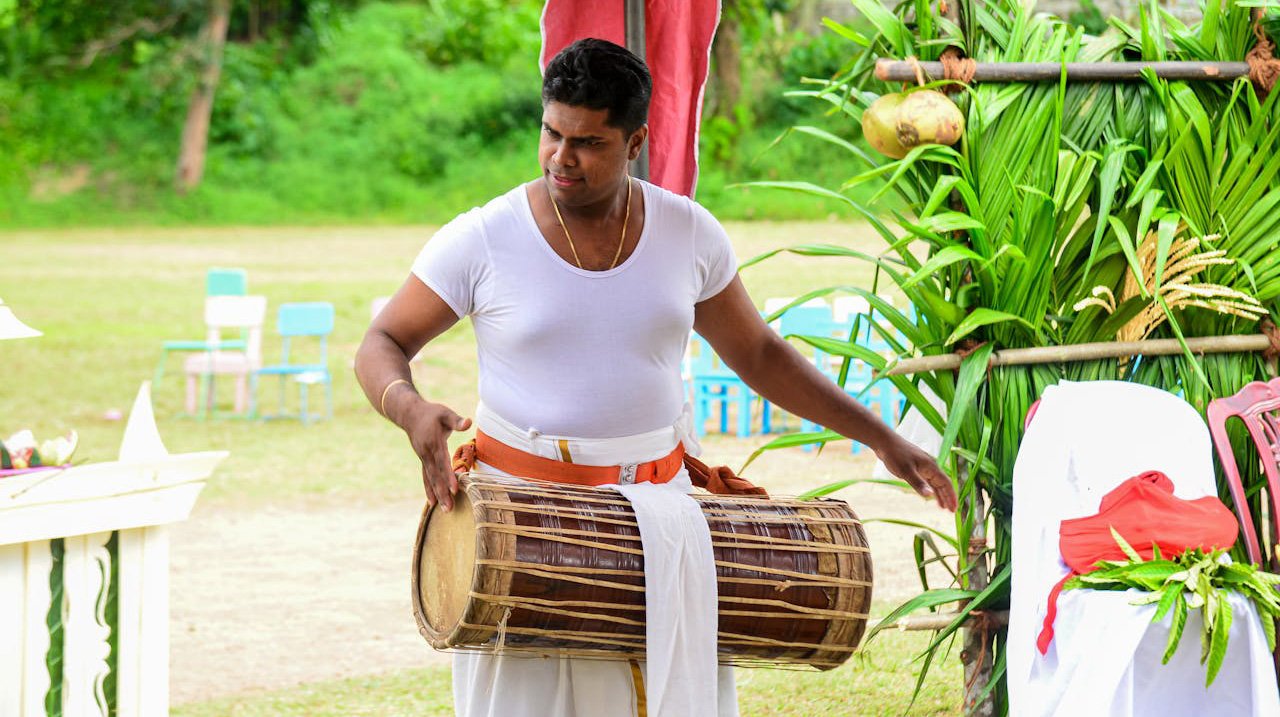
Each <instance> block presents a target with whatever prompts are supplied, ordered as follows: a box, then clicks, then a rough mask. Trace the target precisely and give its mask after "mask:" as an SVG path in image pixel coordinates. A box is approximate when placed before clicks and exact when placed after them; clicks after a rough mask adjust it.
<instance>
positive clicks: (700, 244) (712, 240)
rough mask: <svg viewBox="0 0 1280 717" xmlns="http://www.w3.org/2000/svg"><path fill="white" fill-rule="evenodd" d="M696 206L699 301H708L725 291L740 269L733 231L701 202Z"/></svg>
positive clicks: (695, 239)
mask: <svg viewBox="0 0 1280 717" xmlns="http://www.w3.org/2000/svg"><path fill="white" fill-rule="evenodd" d="M691 204H692V206H693V221H694V251H695V253H696V255H695V257H694V258H695V262H696V264H697V272H698V276H697V279H698V301H699V302H702V301H706V300H707V299H710V298H711V297H713V296H715V295H716V294H719V293H720V292H721V291H724V288H725V287H726V286H728V285H729V282H731V281H733V277H734V276H735V275H736V274H737V273H738V258H737V257H736V256H734V253H733V244H732V243H731V242H730V241H729V233H728V232H726V231H725V230H724V227H723V226H722V225H721V224H720V222H719V221H717V220H716V218H715V217H713V216H711V212H708V211H707V210H706V209H704V208H703V207H702V206H701V205H699V204H697V203H691Z"/></svg>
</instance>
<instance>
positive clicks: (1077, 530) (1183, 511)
mask: <svg viewBox="0 0 1280 717" xmlns="http://www.w3.org/2000/svg"><path fill="white" fill-rule="evenodd" d="M1113 527H1114V528H1115V530H1116V532H1117V533H1119V534H1120V535H1121V536H1122V537H1123V538H1124V539H1125V542H1127V543H1129V545H1130V546H1131V547H1133V549H1134V550H1135V551H1137V553H1138V555H1140V556H1142V559H1143V560H1150V559H1152V558H1153V557H1154V555H1155V551H1154V550H1153V549H1152V546H1153V545H1159V546H1160V554H1161V555H1162V556H1164V557H1165V558H1172V557H1173V556H1175V555H1179V554H1181V553H1183V552H1185V551H1187V550H1190V549H1192V548H1200V549H1201V550H1204V551H1206V552H1208V551H1210V550H1215V549H1218V548H1229V547H1231V545H1233V544H1234V543H1235V542H1236V536H1237V535H1238V534H1239V532H1240V525H1239V524H1238V523H1237V522H1236V517H1235V516H1234V515H1232V514H1231V511H1230V510H1228V509H1227V506H1225V505H1223V504H1222V501H1220V500H1218V498H1217V497H1216V496H1205V497H1203V498H1196V499H1195V500H1183V499H1182V498H1178V497H1177V496H1175V495H1174V494H1173V481H1171V480H1169V477H1168V476H1166V475H1165V474H1163V473H1161V472H1159V471H1148V472H1146V473H1143V474H1141V475H1137V476H1134V477H1132V478H1130V479H1128V480H1126V481H1125V482H1123V483H1121V484H1120V485H1118V486H1116V488H1115V489H1114V490H1112V491H1111V492H1110V493H1107V495H1106V496H1104V497H1103V499H1102V505H1101V506H1100V507H1099V509H1098V512H1097V513H1096V514H1095V515H1090V516H1087V517H1084V518H1074V519H1072V520H1064V521H1062V527H1061V528H1060V529H1059V532H1058V535H1059V538H1058V547H1059V550H1061V551H1062V560H1063V561H1064V562H1065V563H1066V564H1067V567H1069V568H1071V572H1070V573H1068V574H1067V576H1066V577H1064V578H1063V579H1062V580H1060V581H1059V582H1058V584H1057V585H1054V586H1053V590H1052V591H1050V592H1049V609H1048V612H1047V613H1046V614H1045V616H1044V627H1043V629H1042V630H1041V631H1040V637H1039V639H1037V640H1036V647H1038V648H1040V654H1042V655H1043V654H1044V653H1045V652H1047V651H1048V650H1049V643H1050V642H1052V641H1053V621H1054V618H1055V617H1057V614H1058V595H1059V593H1061V592H1062V587H1063V585H1065V584H1066V582H1067V580H1069V579H1071V578H1072V577H1074V576H1076V575H1081V574H1083V573H1088V572H1092V571H1094V570H1097V568H1098V565H1097V564H1098V561H1100V560H1115V561H1123V560H1127V557H1126V556H1125V554H1124V551H1123V550H1121V549H1120V545H1119V544H1118V543H1116V539H1115V536H1113V535H1112V534H1111V529H1112V528H1113Z"/></svg>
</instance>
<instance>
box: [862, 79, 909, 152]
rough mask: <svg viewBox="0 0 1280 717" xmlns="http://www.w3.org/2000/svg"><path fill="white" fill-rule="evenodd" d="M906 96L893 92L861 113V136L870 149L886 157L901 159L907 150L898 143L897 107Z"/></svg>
mask: <svg viewBox="0 0 1280 717" xmlns="http://www.w3.org/2000/svg"><path fill="white" fill-rule="evenodd" d="M905 98H906V95H904V94H902V93H898V92H895V93H893V94H888V95H884V96H882V97H880V98H879V99H877V100H876V101H875V102H872V103H871V106H870V107H868V108H867V109H866V111H865V112H863V113H862V134H863V136H864V137H866V138H867V142H869V143H870V144H871V147H872V149H874V150H875V151H877V152H879V153H880V154H883V155H884V156H886V157H892V158H894V159H902V158H903V157H905V156H907V151H908V149H907V148H906V147H903V146H902V143H901V142H899V141H898V130H897V127H896V122H897V114H898V106H899V105H901V104H902V101H903V99H905Z"/></svg>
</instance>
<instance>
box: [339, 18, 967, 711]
mask: <svg viewBox="0 0 1280 717" xmlns="http://www.w3.org/2000/svg"><path fill="white" fill-rule="evenodd" d="M650 91H651V81H650V78H649V73H648V70H647V68H646V67H645V65H644V63H643V62H642V61H640V60H639V59H638V58H636V57H635V56H634V55H632V54H631V53H629V52H628V51H626V50H625V49H623V48H621V47H619V46H617V45H614V44H613V43H609V42H605V41H602V40H582V41H579V42H576V43H574V44H573V45H570V46H569V47H568V48H566V49H565V50H563V51H562V52H561V53H560V54H558V55H557V56H556V57H555V58H554V59H553V60H552V61H551V62H550V63H549V64H548V65H547V69H546V74H545V77H544V79H543V89H542V99H543V117H542V137H541V140H540V142H539V147H538V159H539V163H540V165H541V168H542V176H541V177H539V178H538V179H536V180H534V181H531V182H529V183H527V184H524V185H522V186H519V187H517V188H515V189H513V190H512V191H510V192H508V193H507V194H505V195H503V196H502V197H499V198H497V199H495V200H493V201H491V202H490V203H489V204H487V205H486V206H484V207H482V208H478V209H473V210H471V211H470V212H467V213H466V214H463V215H461V216H459V217H458V218H456V219H455V220H453V221H452V222H450V223H449V224H448V225H446V226H445V227H443V228H442V229H441V230H440V231H439V232H438V233H437V234H436V235H435V236H434V237H432V239H431V241H430V242H428V243H427V245H426V246H425V248H424V249H423V250H422V253H421V254H420V255H419V257H418V259H417V260H416V262H415V263H414V266H413V273H412V275H411V276H410V277H409V278H408V279H407V280H406V281H405V283H404V285H403V286H402V287H401V288H400V290H399V291H398V292H397V293H396V295H395V296H394V297H393V298H392V299H391V301H390V303H389V304H388V305H387V306H386V308H385V309H384V310H383V311H382V312H381V313H380V314H379V315H378V317H377V318H376V319H374V322H373V324H372V325H371V326H370V328H369V331H368V333H367V334H366V335H365V338H364V341H363V343H362V344H361V346H360V350H359V352H358V353H357V356H356V374H357V376H358V377H359V380H360V383H361V386H362V387H363V388H364V391H365V394H366V395H367V396H368V397H369V400H370V402H372V403H373V405H374V406H375V407H376V408H378V410H379V411H380V412H381V413H382V414H383V415H384V416H386V417H387V418H388V419H389V420H391V421H393V422H394V423H395V424H396V425H398V426H400V427H401V428H402V429H404V431H405V433H406V434H407V435H408V437H409V442H410V444H411V445H412V446H413V449H414V451H415V452H416V453H417V454H418V456H419V458H420V459H421V461H422V480H423V487H424V489H425V490H426V495H427V502H428V503H429V504H432V505H434V504H436V503H439V504H440V506H441V507H442V508H444V509H445V510H449V509H450V508H451V507H452V504H453V495H454V493H455V491H456V490H457V478H456V476H455V474H454V471H453V468H452V465H451V463H450V458H449V453H448V447H447V441H448V438H449V435H450V434H451V433H452V432H454V431H464V430H467V429H469V428H470V427H471V423H472V422H471V419H469V418H463V417H462V416H460V415H459V414H458V413H456V412H455V411H454V410H453V409H451V408H449V407H447V406H444V405H441V404H438V403H433V402H430V401H428V400H426V399H424V398H422V397H421V396H420V395H419V394H418V393H417V391H416V390H415V389H414V387H413V385H412V384H411V382H410V379H411V374H410V372H409V364H408V357H411V356H413V355H415V354H416V353H417V351H418V350H419V349H420V348H422V347H423V346H424V345H425V344H426V343H428V342H429V341H431V340H432V339H433V338H435V337H436V336H438V335H440V334H441V333H442V332H443V331H445V330H446V329H448V328H449V327H450V326H452V325H453V324H454V323H455V322H457V321H458V320H459V319H460V318H461V317H463V316H470V317H471V320H472V323H473V325H474V327H475V333H476V341H477V344H478V349H479V351H478V355H479V368H480V377H479V381H480V385H479V392H480V401H481V404H480V406H479V407H478V409H477V414H476V418H477V424H478V430H477V441H478V443H477V448H476V450H477V456H476V458H477V460H478V461H479V462H481V463H483V464H485V465H486V466H488V467H491V468H496V469H498V470H502V463H503V458H502V456H503V455H511V451H512V449H514V450H515V451H518V452H519V453H517V454H516V455H519V454H521V453H523V454H534V455H536V456H542V457H544V458H551V459H554V461H553V462H554V464H555V465H556V466H559V467H560V468H557V469H556V470H553V471H552V473H551V474H549V475H544V476H537V477H545V478H551V479H556V477H557V476H556V471H558V470H563V471H565V472H571V471H572V470H574V469H576V468H577V467H578V466H580V465H581V464H586V465H604V466H617V465H635V464H637V463H640V464H646V462H653V464H654V465H657V464H658V463H659V459H663V458H669V457H670V455H672V454H676V455H677V456H678V455H679V454H680V453H681V452H682V451H683V449H684V447H691V446H692V441H691V439H690V437H689V431H690V426H689V421H688V416H687V411H686V410H683V408H684V395H683V387H682V382H681V377H680V364H681V360H682V357H683V353H684V349H685V344H686V342H687V339H688V335H689V330H690V329H691V328H692V329H694V330H696V331H697V332H698V333H699V334H701V335H702V336H703V337H705V338H706V339H707V340H708V341H709V342H710V344H711V346H712V347H713V348H714V349H715V350H716V352H717V353H718V354H719V355H720V356H721V357H722V358H723V360H724V362H725V363H726V364H727V365H728V366H730V367H731V368H732V369H733V370H734V371H735V372H736V373H737V374H738V375H739V376H741V377H742V378H743V379H744V380H745V381H746V382H747V383H748V384H749V385H750V386H751V387H752V388H754V389H755V390H756V391H758V392H759V393H760V394H761V395H762V396H764V397H765V398H767V399H768V400H770V401H772V402H773V403H775V404H777V405H779V406H780V407H782V408H783V409H785V410H787V411H789V412H791V413H794V414H797V415H800V416H804V417H806V418H808V419H810V420H812V421H815V422H816V423H818V424H820V425H823V426H826V427H828V428H831V429H832V430H835V431H838V432H839V433H841V434H842V435H845V436H848V437H850V438H852V439H854V440H856V441H860V442H862V443H864V444H866V445H867V446H869V447H870V448H871V449H872V450H874V451H875V452H876V454H877V456H878V457H879V458H880V459H881V460H882V461H883V462H884V464H885V465H886V466H887V467H888V469H889V470H890V472H892V473H893V474H894V475H897V476H899V477H900V478H902V479H903V480H905V481H906V482H907V483H909V484H910V485H911V486H912V487H913V488H915V490H916V491H917V492H919V493H920V494H921V495H924V496H926V497H934V498H935V499H936V500H937V502H938V504H939V505H940V506H942V507H943V508H946V509H948V510H954V509H955V504H956V496H955V491H954V488H953V487H952V485H951V483H950V480H949V479H948V478H947V476H946V475H945V474H944V473H943V472H942V471H941V470H940V469H939V468H938V465H937V463H936V462H935V461H934V459H933V458H932V457H931V456H929V455H928V454H927V453H925V452H924V451H922V450H920V449H919V448H916V447H915V446H914V445H912V444H910V443H908V442H907V441H905V440H903V439H901V438H899V437H898V436H897V435H896V434H895V433H894V432H893V430H892V429H891V428H890V427H888V426H886V425H884V424H883V423H881V422H880V421H879V420H878V419H877V418H876V417H875V416H874V415H873V414H871V413H870V412H869V411H867V410H866V409H865V408H863V407H862V406H861V405H860V404H858V403H857V402H856V401H854V400H852V399H851V398H850V397H849V396H848V395H846V394H845V392H844V391H843V390H842V389H840V387H838V386H836V385H835V384H833V383H832V382H831V381H830V380H828V379H827V378H826V377H825V376H824V375H823V374H822V373H820V372H819V371H818V370H817V369H816V368H815V367H814V366H813V364H812V363H810V362H809V361H808V360H807V359H806V358H805V357H803V356H802V355H801V354H800V353H799V352H797V351H796V350H795V349H794V348H793V347H792V346H791V345H790V344H788V343H787V342H786V341H784V340H783V339H782V338H781V337H780V336H779V335H778V334H777V333H775V332H774V331H773V330H772V329H770V328H769V327H768V326H767V325H766V324H765V323H764V322H763V321H762V320H761V318H760V315H759V313H758V312H757V311H756V309H755V306H754V305H753V304H752V303H751V300H750V299H749V297H748V296H747V293H746V290H745V289H744V288H743V285H742V282H741V281H740V280H739V279H738V277H737V273H736V270H737V266H736V261H735V258H734V255H733V251H732V247H731V246H730V243H729V239H728V236H727V235H726V234H725V232H724V229H723V228H722V227H721V226H720V224H719V223H718V222H716V220H715V219H714V218H713V217H712V216H711V215H710V214H709V213H708V212H707V211H706V210H705V209H703V208H702V207H700V206H699V205H697V204H696V203H694V202H692V201H690V200H689V199H687V198H685V197H682V196H679V195H675V194H672V193H670V192H667V191H665V190H663V189H660V188H658V187H655V186H653V185H650V184H647V183H645V182H642V181H639V180H636V179H632V178H631V177H629V176H628V175H627V163H628V161H630V160H632V159H635V158H636V156H637V155H638V154H639V152H640V148H641V146H642V145H643V144H644V142H645V139H646V137H647V134H648V127H647V126H646V118H647V112H648V104H649V95H650ZM662 465H670V462H669V461H665V462H662ZM656 470H657V469H655V471H656ZM650 479H651V480H653V481H654V482H667V481H671V482H683V483H686V484H687V482H688V475H687V473H686V471H685V469H684V468H676V469H673V470H667V471H664V472H654V473H653V474H652V475H651V476H650ZM500 683H501V689H499V684H500ZM630 685H631V675H630V672H629V670H628V666H627V664H626V663H612V662H583V661H576V660H563V661H559V662H557V661H554V660H538V659H531V660H520V659H518V658H493V657H485V656H480V655H471V654H468V655H460V656H459V657H458V659H457V660H456V661H455V667H454V691H455V703H456V707H457V709H458V712H459V714H464V715H497V714H502V715H503V717H516V716H518V715H525V714H527V715H530V717H533V716H535V715H539V716H547V715H563V716H564V717H596V716H597V715H613V714H617V715H631V714H635V709H636V708H635V698H634V696H632V695H629V694H628V693H627V690H628V689H629V687H630ZM720 688H721V694H722V695H726V694H727V695H728V699H727V700H721V705H722V706H723V705H726V703H730V704H728V706H727V707H722V710H721V713H722V714H736V699H734V698H733V696H732V684H731V681H730V684H729V685H727V686H726V685H723V684H722V685H721V686H720ZM708 717H709V716H708Z"/></svg>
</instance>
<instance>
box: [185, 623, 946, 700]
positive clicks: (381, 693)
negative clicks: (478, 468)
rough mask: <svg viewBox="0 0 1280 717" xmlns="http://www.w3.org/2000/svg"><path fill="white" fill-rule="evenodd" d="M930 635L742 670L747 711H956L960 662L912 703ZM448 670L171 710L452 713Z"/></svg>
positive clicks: (888, 636)
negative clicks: (914, 659) (914, 662)
mask: <svg viewBox="0 0 1280 717" xmlns="http://www.w3.org/2000/svg"><path fill="white" fill-rule="evenodd" d="M925 639H926V636H925V635H922V634H919V633H916V634H906V633H901V632H897V631H889V632H887V633H885V634H883V635H881V636H878V637H877V638H876V639H875V641H874V642H873V643H872V644H871V645H869V646H868V647H867V649H865V650H864V651H863V652H862V653H860V654H858V655H856V656H854V657H853V658H852V659H851V660H850V661H849V662H847V663H845V664H844V665H843V666H842V667H839V668H837V669H835V670H831V671H830V672H813V671H808V670H805V671H797V670H761V669H751V670H738V671H737V676H738V702H739V711H740V713H741V714H742V715H743V717H766V716H768V717H816V716H818V715H829V716H831V717H835V716H836V715H840V716H841V717H844V716H852V715H868V716H870V715H875V716H877V717H879V716H881V715H883V716H886V717H888V716H890V715H921V716H923V715H959V714H960V710H959V709H957V707H956V705H958V704H960V700H961V690H960V679H961V674H960V665H959V663H958V662H956V661H955V660H950V661H948V665H947V666H946V667H944V668H942V669H939V670H938V672H937V673H935V675H934V676H933V677H932V678H931V679H930V680H929V682H928V683H927V684H926V685H925V687H924V689H923V690H922V692H921V694H920V696H919V697H918V698H917V699H916V701H915V704H913V705H910V706H908V704H909V702H910V695H911V693H912V690H913V689H914V687H915V679H914V677H913V670H912V667H911V666H910V665H908V664H906V663H907V661H908V660H909V659H910V656H912V655H914V654H916V653H918V652H919V651H920V650H921V649H922V648H923V647H924V646H925V644H926V643H925ZM450 690H451V687H450V681H449V669H448V668H447V667H436V668H430V669H425V670H405V671H400V672H395V673H393V674H385V675H378V676H377V677H365V678H353V679H348V680H336V681H332V682H322V683H316V684H309V685H302V686H300V687H298V688H296V689H290V690H283V691H277V692H268V693H261V694H245V695H238V696H235V697H229V698H226V699H219V700H213V701H210V702H202V703H199V704H193V705H185V706H181V707H178V708H176V709H175V710H174V711H173V713H172V714H173V717H277V716H278V717H347V716H352V717H354V716H356V715H369V716H370V717H373V716H374V715H377V716H378V717H411V716H412V717H437V716H438V717H448V716H449V715H452V714H453V698H452V693H451V691H450Z"/></svg>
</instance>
